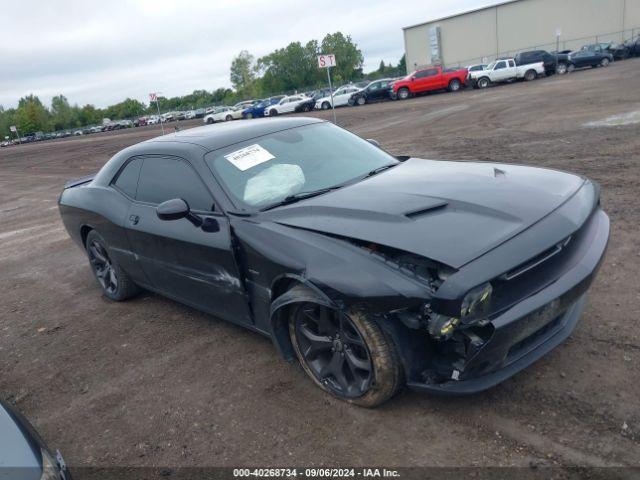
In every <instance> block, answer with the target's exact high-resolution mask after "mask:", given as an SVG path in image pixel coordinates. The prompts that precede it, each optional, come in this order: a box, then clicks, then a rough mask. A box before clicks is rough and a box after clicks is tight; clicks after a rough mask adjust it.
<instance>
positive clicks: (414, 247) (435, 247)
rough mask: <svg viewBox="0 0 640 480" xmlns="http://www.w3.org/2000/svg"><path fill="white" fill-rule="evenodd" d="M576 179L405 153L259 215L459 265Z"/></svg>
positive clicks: (565, 195) (545, 209)
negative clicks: (376, 170) (393, 162)
mask: <svg viewBox="0 0 640 480" xmlns="http://www.w3.org/2000/svg"><path fill="white" fill-rule="evenodd" d="M584 181H585V180H584V179H583V178H581V177H578V176H575V175H571V174H568V173H563V172H559V171H555V170H548V169H542V168H533V167H524V166H517V165H504V164H493V163H472V162H445V161H433V160H421V159H413V158H412V159H409V160H407V161H405V162H404V163H402V164H400V165H398V166H396V167H394V168H392V169H390V170H386V171H384V172H382V173H380V174H378V175H376V176H374V177H371V178H369V179H366V180H364V181H362V182H359V183H356V184H354V185H350V186H347V187H344V188H342V189H340V190H336V191H333V192H330V193H327V194H324V195H321V196H318V197H314V198H310V199H308V200H304V201H301V202H299V203H295V204H292V205H288V206H285V207H281V208H277V209H274V210H271V211H269V212H266V213H265V218H267V219H269V220H272V221H274V222H277V223H279V224H282V225H287V226H291V227H297V228H304V229H308V230H313V231H317V232H322V233H329V234H333V235H339V236H343V237H350V238H354V239H358V240H363V241H368V242H374V243H378V244H380V245H386V246H389V247H394V248H397V249H400V250H404V251H407V252H412V253H415V254H418V255H421V256H424V257H427V258H430V259H432V260H436V261H438V262H441V263H444V264H446V265H449V266H451V267H454V268H460V267H461V266H462V265H464V264H466V263H468V262H470V261H472V260H474V259H475V258H477V257H478V256H480V255H482V254H484V253H486V252H487V251H489V250H491V249H492V248H495V247H496V246H498V245H500V244H501V243H503V242H504V241H506V240H508V239H510V238H512V237H513V236H515V235H517V234H518V233H520V232H522V231H523V230H525V229H526V228H528V227H530V226H531V225H533V224H534V223H536V222H537V221H538V220H540V219H541V218H543V217H544V216H546V215H547V214H549V213H550V212H552V211H553V210H555V209H556V208H558V207H559V206H560V205H561V204H563V203H564V202H565V201H566V200H567V199H569V198H570V197H571V196H572V195H573V194H574V193H575V192H576V191H577V190H578V189H579V188H580V187H581V186H582V185H583V183H584Z"/></svg>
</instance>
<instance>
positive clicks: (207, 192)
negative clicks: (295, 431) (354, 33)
mask: <svg viewBox="0 0 640 480" xmlns="http://www.w3.org/2000/svg"><path fill="white" fill-rule="evenodd" d="M59 206H60V212H61V215H62V219H63V221H64V224H65V226H66V228H67V230H68V232H69V234H70V235H71V237H72V238H73V239H74V240H75V241H76V242H77V243H78V244H79V245H80V246H81V247H82V248H83V249H84V250H85V251H86V253H87V256H88V257H89V262H90V264H91V268H92V269H93V271H94V273H95V276H96V278H97V280H98V282H99V283H100V285H101V287H102V291H103V292H104V295H105V296H107V297H109V298H111V299H113V300H118V301H120V300H125V299H127V298H129V297H131V296H132V295H135V294H136V293H137V292H138V290H139V289H140V288H145V289H148V290H152V291H154V292H158V293H160V294H162V295H166V296H167V297H170V298H172V299H175V300H177V301H179V302H183V303H185V304H187V305H190V306H192V307H195V308H198V309H200V310H203V311H205V312H208V313H211V314H213V315H215V316H218V317H221V318H224V319H225V320H228V321H231V322H234V323H237V324H240V325H243V326H245V327H247V328H249V329H251V330H255V331H257V332H259V333H262V334H264V335H268V336H269V337H271V339H272V340H273V342H274V344H275V346H276V347H277V349H278V350H279V351H280V353H281V354H282V355H283V356H284V357H285V358H286V359H288V360H290V361H293V360H295V359H296V358H297V359H298V360H299V362H300V364H301V365H302V367H303V368H304V370H305V371H306V373H307V374H308V375H309V377H310V378H311V379H312V380H313V381H314V382H315V383H316V384H317V385H318V386H319V387H320V388H322V389H324V390H326V391H328V392H330V393H331V394H333V395H335V396H337V397H339V398H341V399H344V400H347V401H349V402H352V403H355V404H358V405H363V406H374V405H378V404H380V403H381V402H383V401H385V400H387V399H389V398H390V397H391V396H392V395H393V394H394V393H395V392H397V391H398V390H399V389H400V388H401V387H402V386H404V385H407V386H408V387H409V388H413V389H418V390H423V391H427V392H434V393H445V394H466V393H473V392H478V391H480V390H484V389H486V388H489V387H491V386H493V385H496V384H497V383H499V382H501V381H503V380H505V379H506V378H508V377H510V376H511V375H513V374H514V373H516V372H518V371H519V370H522V369H523V368H525V367H527V366H528V365H530V364H531V363H533V362H534V361H536V360H537V359H539V358H540V357H542V356H543V355H544V354H546V353H547V352H549V351H550V350H551V349H553V348H554V347H556V346H557V345H558V344H559V343H561V342H562V341H563V340H564V339H566V338H567V336H568V335H569V334H570V333H571V331H572V330H573V328H574V327H575V325H576V323H577V321H578V318H579V316H580V313H581V311H582V309H583V306H584V303H585V297H586V292H587V290H588V288H589V285H590V284H591V282H592V280H593V278H594V276H595V273H596V271H597V269H598V266H599V264H600V262H601V260H602V258H603V255H604V252H605V249H606V246H607V242H608V238H609V218H608V217H607V215H606V214H605V213H604V212H603V211H602V209H601V208H600V200H599V188H598V185H597V184H595V183H593V182H591V181H589V180H587V179H585V178H582V177H579V176H577V175H572V174H569V173H564V172H559V171H555V170H549V169H542V168H530V167H525V166H516V165H505V164H492V163H471V162H464V163H462V162H450V161H433V160H421V159H416V158H409V157H393V156H391V155H389V154H388V153H386V152H385V151H384V150H382V149H381V148H379V146H377V144H376V143H375V142H374V141H366V140H363V139H361V138H359V137H357V136H356V135H353V134H351V133H349V132H347V131H346V130H343V129H341V128H339V127H337V126H335V125H333V124H331V123H328V122H324V121H321V120H317V119H311V118H300V117H299V118H288V119H268V120H259V121H252V122H238V123H235V122H234V123H231V122H229V123H226V124H220V125H212V126H206V127H200V128H194V129H191V130H186V131H183V132H177V133H174V134H171V135H165V136H162V137H158V138H155V139H152V140H149V141H146V142H143V143H140V144H138V145H134V146H132V147H129V148H126V149H125V150H122V151H121V152H119V153H118V154H116V155H115V156H114V157H113V158H111V159H110V160H109V161H108V162H107V163H106V164H105V165H104V167H102V169H101V170H100V171H99V172H98V173H97V174H96V175H95V176H90V177H85V178H81V179H78V180H75V181H71V182H68V183H67V185H66V186H65V188H64V191H63V192H62V194H61V196H60V199H59Z"/></svg>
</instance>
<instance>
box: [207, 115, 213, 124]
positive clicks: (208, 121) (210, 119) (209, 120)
mask: <svg viewBox="0 0 640 480" xmlns="http://www.w3.org/2000/svg"><path fill="white" fill-rule="evenodd" d="M213 122H214V120H213V118H211V117H209V118H207V123H208V124H209V125H211V124H212V123H213Z"/></svg>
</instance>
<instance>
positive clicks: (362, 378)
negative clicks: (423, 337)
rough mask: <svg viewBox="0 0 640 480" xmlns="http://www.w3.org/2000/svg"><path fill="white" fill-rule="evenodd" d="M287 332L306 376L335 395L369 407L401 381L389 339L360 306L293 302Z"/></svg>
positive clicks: (393, 348) (391, 394)
mask: <svg viewBox="0 0 640 480" xmlns="http://www.w3.org/2000/svg"><path fill="white" fill-rule="evenodd" d="M289 334H290V337H291V342H292V344H293V347H294V350H295V352H296V355H297V357H298V360H299V361H300V364H301V365H302V368H303V369H304V371H305V372H306V373H307V375H309V377H311V379H312V380H313V381H314V382H315V383H316V385H318V386H319V387H320V388H321V389H323V390H325V391H326V392H328V393H330V394H331V395H333V396H335V397H337V398H339V399H340V400H344V401H346V402H349V403H353V404H356V405H360V406H362V407H375V406H377V405H380V404H382V403H384V402H385V401H387V400H389V399H390V398H391V397H392V396H393V395H394V394H395V393H396V392H397V391H398V390H399V389H400V387H401V385H402V382H403V378H404V376H403V372H402V365H401V363H400V359H399V356H398V353H397V351H396V346H395V344H394V343H393V340H391V338H390V337H389V336H388V335H387V334H385V333H384V332H383V331H382V329H381V328H380V327H379V326H378V324H377V323H376V322H375V321H374V320H373V319H372V318H370V316H369V315H367V314H366V313H365V312H364V311H359V310H352V311H349V312H341V311H338V310H334V309H331V308H329V307H325V306H323V305H319V304H316V303H310V302H303V303H299V304H296V305H294V306H293V308H292V309H291V310H290V317H289Z"/></svg>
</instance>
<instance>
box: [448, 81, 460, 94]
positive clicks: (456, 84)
mask: <svg viewBox="0 0 640 480" xmlns="http://www.w3.org/2000/svg"><path fill="white" fill-rule="evenodd" d="M461 86H462V85H461V83H460V80H458V79H457V78H454V79H453V80H451V81H450V82H449V91H450V92H457V91H458V90H460V87H461Z"/></svg>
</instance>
